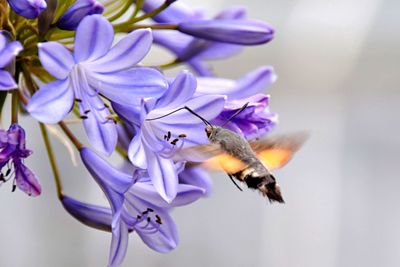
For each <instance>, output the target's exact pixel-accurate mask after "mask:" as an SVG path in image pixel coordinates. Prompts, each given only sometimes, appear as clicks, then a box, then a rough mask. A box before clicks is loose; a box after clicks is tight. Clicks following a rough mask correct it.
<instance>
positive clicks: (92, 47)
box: [74, 15, 114, 62]
mask: <svg viewBox="0 0 400 267" xmlns="http://www.w3.org/2000/svg"><path fill="white" fill-rule="evenodd" d="M113 40H114V30H113V27H112V26H111V23H110V22H109V21H108V20H107V19H106V18H104V17H103V16H101V15H91V16H86V17H85V18H84V19H83V20H82V22H81V23H80V24H79V26H78V28H77V30H76V35H75V50H74V56H75V61H76V62H83V61H93V60H96V59H98V58H100V57H101V56H104V55H105V54H106V53H107V52H108V50H109V49H110V47H111V44H112V42H113Z"/></svg>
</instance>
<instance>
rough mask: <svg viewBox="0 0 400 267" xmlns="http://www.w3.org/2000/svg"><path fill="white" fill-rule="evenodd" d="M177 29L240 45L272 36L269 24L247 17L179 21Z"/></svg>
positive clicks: (264, 40)
mask: <svg viewBox="0 0 400 267" xmlns="http://www.w3.org/2000/svg"><path fill="white" fill-rule="evenodd" d="M178 30H179V31H181V32H183V33H186V34H189V35H192V36H196V37H199V38H203V39H208V40H212V41H218V42H224V43H231V44H240V45H257V44H263V43H267V42H269V41H271V40H272V38H273V37H274V30H273V29H272V27H271V26H270V25H269V24H267V23H265V22H262V21H258V20H248V19H215V20H192V21H187V22H182V23H180V24H179V25H178Z"/></svg>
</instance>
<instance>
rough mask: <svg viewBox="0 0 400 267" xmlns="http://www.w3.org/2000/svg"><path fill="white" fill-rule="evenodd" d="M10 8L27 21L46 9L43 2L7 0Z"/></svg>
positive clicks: (37, 0)
mask: <svg viewBox="0 0 400 267" xmlns="http://www.w3.org/2000/svg"><path fill="white" fill-rule="evenodd" d="M7 1H8V3H9V4H10V6H11V8H12V9H13V10H14V11H15V13H17V14H18V15H21V16H23V17H25V18H27V19H34V18H36V17H37V16H39V14H40V13H41V12H42V11H43V10H45V9H46V7H47V3H46V1H45V0H7Z"/></svg>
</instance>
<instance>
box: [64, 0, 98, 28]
mask: <svg viewBox="0 0 400 267" xmlns="http://www.w3.org/2000/svg"><path fill="white" fill-rule="evenodd" d="M103 11H104V6H103V4H101V3H99V2H97V1H96V0H80V1H76V2H75V3H74V4H72V5H71V6H70V7H69V8H68V9H67V10H66V11H65V13H64V14H63V15H62V16H61V17H60V18H59V19H58V21H57V26H58V27H59V28H60V29H63V30H69V31H73V30H76V28H77V27H78V25H79V23H80V22H81V20H82V19H83V18H84V17H85V16H88V15H93V14H101V13H103Z"/></svg>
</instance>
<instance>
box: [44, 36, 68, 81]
mask: <svg viewBox="0 0 400 267" xmlns="http://www.w3.org/2000/svg"><path fill="white" fill-rule="evenodd" d="M38 47H39V59H40V62H41V63H42V65H43V67H44V68H45V69H46V70H47V71H48V72H49V73H50V74H51V75H53V76H54V77H55V78H57V79H59V80H64V79H65V78H67V77H68V75H69V74H70V72H71V70H72V67H73V66H74V65H75V62H74V58H73V56H72V53H71V52H70V51H69V50H68V49H67V48H66V47H65V46H63V45H62V44H60V43H58V42H46V43H39V44H38Z"/></svg>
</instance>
